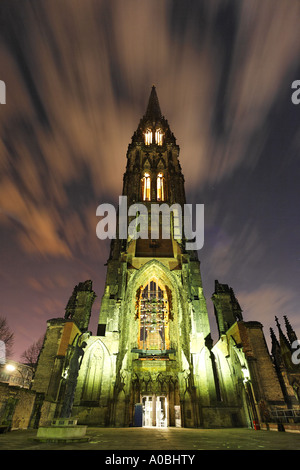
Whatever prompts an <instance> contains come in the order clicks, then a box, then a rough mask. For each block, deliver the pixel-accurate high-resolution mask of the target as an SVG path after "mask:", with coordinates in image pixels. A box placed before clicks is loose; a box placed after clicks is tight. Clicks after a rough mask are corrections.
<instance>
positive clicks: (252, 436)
mask: <svg viewBox="0 0 300 470" xmlns="http://www.w3.org/2000/svg"><path fill="white" fill-rule="evenodd" d="M35 436H36V431H35V430H27V431H12V432H9V433H6V434H1V435H0V450H75V449H76V450H105V451H109V452H108V455H111V451H116V452H115V454H116V455H117V451H123V450H135V451H143V450H160V451H173V452H174V451H182V450H188V451H195V452H196V451H199V450H300V433H288V432H277V431H255V430H252V429H221V430H218V429H183V428H165V429H156V428H126V429H114V428H106V429H104V428H92V427H91V428H88V430H87V436H88V437H89V438H90V441H89V442H85V443H64V444H62V443H61V444H57V443H40V442H36V441H35V440H34V438H35ZM196 453H197V452H196ZM2 455H3V454H2Z"/></svg>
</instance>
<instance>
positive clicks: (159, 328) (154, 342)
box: [138, 279, 169, 351]
mask: <svg viewBox="0 0 300 470" xmlns="http://www.w3.org/2000/svg"><path fill="white" fill-rule="evenodd" d="M138 318H139V338H138V344H139V349H143V350H152V351H164V350H167V349H169V300H168V295H167V289H166V288H165V287H163V285H162V284H160V283H159V282H158V281H157V280H156V279H153V280H151V281H150V282H149V283H148V284H146V286H144V287H143V288H142V289H141V291H140V296H139V302H138Z"/></svg>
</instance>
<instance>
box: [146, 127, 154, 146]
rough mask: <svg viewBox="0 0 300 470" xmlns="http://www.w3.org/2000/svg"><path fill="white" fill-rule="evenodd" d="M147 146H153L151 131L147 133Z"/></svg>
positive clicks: (148, 130)
mask: <svg viewBox="0 0 300 470" xmlns="http://www.w3.org/2000/svg"><path fill="white" fill-rule="evenodd" d="M145 144H146V145H150V144H152V131H151V129H147V130H146V132H145Z"/></svg>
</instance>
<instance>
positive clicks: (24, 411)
mask: <svg viewBox="0 0 300 470" xmlns="http://www.w3.org/2000/svg"><path fill="white" fill-rule="evenodd" d="M35 399H36V394H35V393H34V392H33V391H31V390H28V389H25V388H20V387H17V386H10V385H8V384H3V383H0V426H8V427H9V429H11V430H14V429H27V428H28V426H29V424H30V419H31V416H32V411H33V406H34V403H35Z"/></svg>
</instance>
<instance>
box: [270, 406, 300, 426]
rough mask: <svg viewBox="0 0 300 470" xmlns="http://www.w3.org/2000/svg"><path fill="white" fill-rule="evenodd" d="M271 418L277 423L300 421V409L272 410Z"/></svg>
mask: <svg viewBox="0 0 300 470" xmlns="http://www.w3.org/2000/svg"><path fill="white" fill-rule="evenodd" d="M271 418H272V421H273V420H274V421H275V422H276V423H300V409H287V410H272V411H271Z"/></svg>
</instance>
